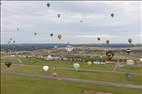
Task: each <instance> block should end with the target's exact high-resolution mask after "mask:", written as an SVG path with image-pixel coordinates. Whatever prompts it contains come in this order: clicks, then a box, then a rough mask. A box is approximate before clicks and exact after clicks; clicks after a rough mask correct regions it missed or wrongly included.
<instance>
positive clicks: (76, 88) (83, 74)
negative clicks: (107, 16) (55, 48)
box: [1, 57, 142, 94]
mask: <svg viewBox="0 0 142 94" xmlns="http://www.w3.org/2000/svg"><path fill="white" fill-rule="evenodd" d="M9 59H10V60H11V61H12V62H13V63H14V64H13V65H12V66H11V67H10V68H9V69H6V66H5V65H4V64H1V71H5V72H16V73H27V74H41V75H49V76H51V75H52V73H53V72H57V74H58V76H59V77H67V78H78V79H87V80H97V81H107V82H115V83H123V84H135V85H142V80H141V78H142V75H140V74H141V71H142V67H133V66H126V67H122V68H119V69H118V71H117V72H118V73H117V72H111V71H112V69H113V67H114V66H115V65H114V64H106V65H95V64H93V65H91V66H88V65H87V64H86V63H82V62H78V63H80V65H81V68H80V71H78V72H76V71H74V70H73V68H72V64H73V63H74V62H69V61H58V62H57V61H45V60H41V59H37V58H19V59H20V60H21V61H22V63H19V62H18V61H17V58H16V57H14V58H9ZM3 60H4V59H3V58H1V61H2V62H3ZM16 64H18V65H16ZM43 65H48V66H49V67H50V69H49V71H48V72H45V71H43V70H42V66H43ZM68 68H69V69H68ZM83 69H92V70H98V71H84V70H83ZM103 71H110V72H103ZM126 71H130V72H133V73H137V75H135V74H133V75H132V77H131V78H126V77H125V76H124V73H119V72H126ZM1 82H2V83H1V85H2V87H1V89H2V90H1V92H2V93H1V94H35V93H37V94H95V92H97V91H104V92H105V91H107V92H111V93H112V94H141V92H142V91H141V90H140V89H129V88H118V87H110V86H99V85H94V84H83V83H74V82H67V81H63V80H62V81H58V80H47V79H46V80H45V79H39V78H31V77H19V76H8V75H7V76H2V79H1Z"/></svg>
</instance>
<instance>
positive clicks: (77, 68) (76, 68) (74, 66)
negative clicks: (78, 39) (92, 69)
mask: <svg viewBox="0 0 142 94" xmlns="http://www.w3.org/2000/svg"><path fill="white" fill-rule="evenodd" d="M73 68H74V69H75V71H78V70H79V68H80V64H79V63H74V64H73Z"/></svg>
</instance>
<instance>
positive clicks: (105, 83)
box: [1, 72, 142, 89]
mask: <svg viewBox="0 0 142 94" xmlns="http://www.w3.org/2000/svg"><path fill="white" fill-rule="evenodd" d="M2 75H10V76H22V77H33V78H41V79H51V80H64V81H70V82H76V83H89V84H96V85H102V86H114V87H121V88H134V89H142V85H133V84H120V83H112V82H104V81H96V80H82V79H75V78H65V77H53V76H45V75H39V74H26V73H15V72H1V76H2Z"/></svg>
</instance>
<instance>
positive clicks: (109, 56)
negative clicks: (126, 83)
mask: <svg viewBox="0 0 142 94" xmlns="http://www.w3.org/2000/svg"><path fill="white" fill-rule="evenodd" d="M113 56H114V53H113V52H112V51H107V52H106V59H107V60H109V61H110V60H112V58H113Z"/></svg>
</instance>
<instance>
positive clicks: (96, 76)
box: [1, 65, 142, 84]
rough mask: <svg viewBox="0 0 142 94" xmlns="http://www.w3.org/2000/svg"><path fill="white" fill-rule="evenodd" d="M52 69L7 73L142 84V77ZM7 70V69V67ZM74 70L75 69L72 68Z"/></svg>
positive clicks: (28, 68)
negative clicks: (56, 75)
mask: <svg viewBox="0 0 142 94" xmlns="http://www.w3.org/2000/svg"><path fill="white" fill-rule="evenodd" d="M1 67H2V69H4V67H5V66H4V65H1ZM49 67H50V69H49V71H48V72H44V71H43V70H42V66H41V65H39V66H38V65H36V66H17V65H13V66H11V67H10V68H9V69H8V70H7V72H20V73H31V74H43V75H52V73H53V72H57V73H58V75H59V76H60V77H69V78H79V79H90V80H98V81H109V82H116V83H127V84H142V83H141V78H142V75H132V77H131V78H129V79H128V78H126V77H125V76H124V74H121V73H113V72H110V73H109V72H107V73H104V72H87V71H78V72H76V71H74V70H69V69H64V68H59V67H55V66H54V67H52V66H49ZM5 68H6V67H5ZM72 69H73V68H72Z"/></svg>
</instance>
